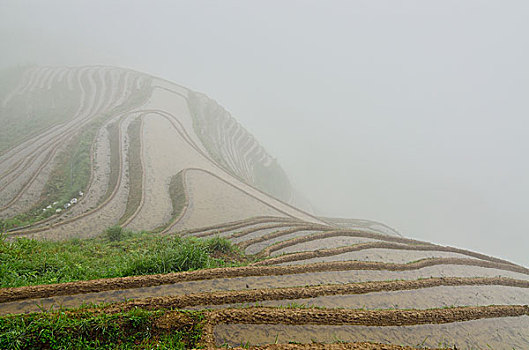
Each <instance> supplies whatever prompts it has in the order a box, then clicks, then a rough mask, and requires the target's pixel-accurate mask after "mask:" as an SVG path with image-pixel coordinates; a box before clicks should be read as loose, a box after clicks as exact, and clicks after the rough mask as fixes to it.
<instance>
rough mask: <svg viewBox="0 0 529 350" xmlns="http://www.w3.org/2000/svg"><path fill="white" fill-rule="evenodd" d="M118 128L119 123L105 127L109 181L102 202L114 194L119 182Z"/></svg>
mask: <svg viewBox="0 0 529 350" xmlns="http://www.w3.org/2000/svg"><path fill="white" fill-rule="evenodd" d="M119 128H120V123H119V122H114V123H112V124H110V125H109V126H108V127H107V131H108V139H109V141H110V179H109V181H108V187H107V191H106V192H105V195H104V196H103V199H102V201H105V200H107V199H108V198H109V197H110V196H111V195H112V192H114V189H115V188H116V186H117V184H118V180H119V176H120V174H119V172H120V171H121V166H120V164H121V160H120V157H121V154H120V145H119V143H120V142H121V140H120V138H119Z"/></svg>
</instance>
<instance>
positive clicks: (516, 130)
mask: <svg viewBox="0 0 529 350" xmlns="http://www.w3.org/2000/svg"><path fill="white" fill-rule="evenodd" d="M528 16H529V2H527V1H523V0H520V1H507V0H502V1H500V0H498V1H485V0H476V1H471V0H467V1H460V0H457V1H446V0H442V1H424V0H416V1H393V0H388V1H373V0H366V1H305V0H304V1H259V2H258V1H226V0H223V1H130V0H129V1H108V0H105V1H71V0H65V1H50V0H47V1H21V0H12V1H9V0H2V1H1V2H0V42H1V43H2V54H1V55H0V68H4V67H9V66H13V65H18V64H28V63H29V64H40V65H84V64H90V65H93V64H103V65H116V66H123V67H129V68H132V69H136V70H139V71H143V72H147V73H150V74H153V75H156V76H160V77H163V78H166V79H168V80H172V81H174V82H177V83H180V84H182V85H184V86H186V87H189V88H191V89H194V90H198V91H201V92H204V93H206V94H208V95H209V96H210V97H212V98H214V99H215V100H217V101H218V102H219V103H220V104H221V105H223V106H224V107H225V108H226V109H227V110H229V111H230V112H231V113H232V115H233V116H234V117H235V118H237V119H238V120H239V121H240V122H241V123H242V124H243V125H244V126H245V127H246V128H247V129H248V130H249V131H250V132H252V133H253V134H254V135H255V136H256V137H257V138H258V140H259V141H260V142H261V143H262V144H263V145H264V146H265V148H266V149H267V150H268V151H269V152H270V153H271V154H272V155H274V156H275V157H277V158H278V161H279V162H280V164H281V165H282V166H283V167H284V168H285V170H286V171H287V173H288V174H289V176H290V179H291V180H292V183H293V184H294V186H295V187H296V188H297V189H299V190H300V191H301V192H302V193H303V194H304V195H305V196H306V197H307V198H308V199H309V200H310V201H311V203H312V204H313V205H314V207H315V209H316V210H317V212H318V213H319V214H322V215H328V216H339V217H352V218H365V219H372V220H377V221H382V222H384V223H386V224H388V225H390V226H392V227H394V228H396V229H397V230H398V231H400V232H401V233H402V234H403V235H405V236H408V237H412V238H418V239H422V240H427V241H433V242H437V243H441V244H449V245H452V246H458V247H465V248H469V249H473V250H477V251H481V252H484V253H487V254H491V255H495V256H499V257H503V258H507V259H510V260H512V261H515V262H518V263H521V264H524V265H525V266H529V254H527V251H528V250H529V238H528V236H529V235H528V232H529V220H528V218H529V206H528V205H527V200H528V198H529V162H528V161H527V155H528V151H529V138H528V137H527V135H528V129H529V128H528V126H527V125H528V123H529V103H528V101H529V100H528V96H529V39H528V38H529V36H528V33H529V21H527V18H528Z"/></svg>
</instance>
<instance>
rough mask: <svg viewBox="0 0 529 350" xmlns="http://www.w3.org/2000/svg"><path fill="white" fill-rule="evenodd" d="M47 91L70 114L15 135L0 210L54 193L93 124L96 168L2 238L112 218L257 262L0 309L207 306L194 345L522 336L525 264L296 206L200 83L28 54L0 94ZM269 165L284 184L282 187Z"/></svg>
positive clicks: (4, 156) (0, 168) (12, 106)
mask: <svg viewBox="0 0 529 350" xmlns="http://www.w3.org/2000/svg"><path fill="white" fill-rule="evenodd" d="M42 96H46V97H47V98H50V96H51V97H53V98H51V101H54V102H53V103H54V104H55V106H58V105H60V104H61V103H63V102H61V101H62V99H61V96H76V98H75V99H73V98H72V99H71V100H69V102H68V103H69V105H68V106H66V105H65V106H64V107H65V108H64V110H66V111H70V110H71V111H72V112H71V114H67V115H64V116H62V117H61V119H60V121H59V122H54V123H51V124H46V123H42V124H39V127H35V128H34V129H31V128H30V129H29V130H28V131H27V132H26V133H25V134H24V133H21V134H20V138H19V141H18V142H13V143H12V144H11V145H10V147H9V148H7V149H5V150H4V151H3V152H2V153H1V154H0V217H1V218H3V219H9V218H12V217H14V216H16V215H22V214H24V213H26V212H28V211H31V210H35V208H37V209H39V210H43V209H46V206H45V205H44V204H46V205H48V204H52V203H53V202H55V201H61V200H63V199H61V198H55V197H54V195H56V193H54V192H53V191H51V192H46V195H45V193H44V192H43V189H44V188H49V186H48V187H46V186H47V184H49V183H50V181H52V180H53V179H52V177H53V176H54V175H52V174H55V173H57V171H56V169H57V167H59V166H60V165H61V164H60V163H61V159H62V158H60V157H59V155H60V154H62V153H61V152H65V150H66V149H67V148H68V147H69V146H68V145H69V143H68V142H69V141H70V140H73V139H75V137H76V135H78V134H79V133H81V131H82V130H83V127H85V126H86V125H89V123H93V124H91V125H95V127H96V132H94V136H93V139H92V140H91V143H90V145H89V149H90V153H89V154H90V156H89V159H88V160H87V161H89V163H90V169H91V172H90V176H89V177H86V182H85V183H84V185H83V187H82V188H80V189H76V191H81V192H83V195H82V196H81V195H80V194H77V195H76V193H77V192H76V193H72V196H73V195H76V196H77V197H78V198H76V200H77V203H75V204H72V205H71V206H70V207H68V208H63V206H64V203H63V202H60V205H61V208H58V205H56V204H52V207H53V208H52V209H53V214H52V215H48V216H46V217H42V218H41V219H40V220H36V221H34V222H30V223H27V224H24V225H23V226H22V227H20V225H19V226H17V227H10V228H9V229H8V231H7V232H6V235H7V238H8V239H14V238H16V237H32V238H44V239H64V238H68V237H89V236H94V235H97V234H99V233H101V232H102V231H103V230H104V229H105V228H107V227H108V226H110V225H114V224H117V223H120V224H121V225H122V226H124V227H127V228H131V229H134V230H152V231H154V232H157V233H159V234H168V235H169V234H178V235H182V236H195V237H214V236H222V237H224V238H226V239H228V240H230V241H231V242H233V243H234V244H236V245H237V246H238V247H239V248H240V250H241V251H243V252H244V253H245V254H247V256H248V257H249V261H251V263H250V264H249V265H248V266H242V267H233V268H217V269H207V270H198V271H189V272H182V273H172V274H166V275H152V276H134V277H125V278H113V279H104V280H94V281H80V282H71V283H66V284H60V285H41V286H31V287H19V288H3V289H0V314H8V313H29V312H41V311H42V310H50V309H53V308H57V307H77V306H80V305H82V304H86V303H101V302H105V303H112V304H110V305H108V306H106V307H105V308H104V310H105V312H108V313H112V312H116V310H127V309H132V308H134V307H142V308H146V309H159V308H182V309H201V310H207V311H206V320H205V324H204V334H203V338H202V342H203V344H204V345H205V346H208V347H212V348H214V347H218V346H222V345H228V346H238V345H241V344H250V345H256V346H257V345H259V346H266V345H270V348H273V347H274V345H273V344H276V343H277V344H283V346H284V347H289V348H296V347H297V348H307V347H308V346H309V344H312V343H313V342H317V343H325V344H329V343H337V342H340V344H335V347H336V348H340V346H341V348H358V349H372V348H376V347H373V346H374V345H373V344H371V345H370V344H368V343H366V342H376V343H382V344H394V345H395V347H394V348H395V349H396V348H400V347H398V346H397V345H404V346H410V347H425V346H426V347H431V348H438V347H453V346H454V345H455V346H457V349H466V348H469V349H470V348H472V349H476V348H478V349H488V348H494V349H512V348H516V349H525V348H529V307H528V306H527V304H529V269H527V268H526V267H523V266H519V265H516V264H513V263H511V262H509V261H505V260H502V259H498V258H495V257H490V256H486V255H483V254H480V253H478V252H472V251H468V250H465V249H461V248H455V247H449V246H440V245H437V244H435V243H431V242H423V241H420V240H412V239H407V238H405V237H404V236H402V235H401V234H400V233H398V232H396V231H395V230H393V229H391V228H390V227H389V226H386V225H384V224H381V223H376V222H371V221H367V220H353V219H334V218H323V217H317V216H315V215H314V214H312V213H309V212H306V211H303V210H301V209H298V208H296V207H295V206H294V205H293V204H294V203H296V201H297V199H296V198H295V196H294V193H295V191H293V190H292V189H291V188H290V185H289V184H288V180H287V179H286V178H285V177H283V173H282V172H281V171H276V170H277V168H276V166H277V165H275V163H274V160H273V158H272V157H271V156H270V155H268V153H266V152H265V150H264V149H263V148H262V147H261V146H260V145H259V144H258V143H257V141H256V140H255V139H254V138H253V137H252V136H251V135H250V134H249V133H247V132H246V131H245V130H244V128H243V127H242V126H241V125H239V124H238V123H237V122H236V121H235V120H234V119H233V118H232V117H231V116H230V115H229V114H228V113H227V112H226V111H225V110H224V109H223V108H222V107H220V106H218V105H217V104H216V103H215V102H214V101H212V100H210V99H209V98H207V97H206V96H205V95H202V94H199V93H196V92H193V91H191V90H188V89H185V88H183V87H181V86H178V85H176V84H172V83H169V82H167V81H164V80H162V79H159V78H155V77H150V76H147V75H144V74H141V73H137V72H132V71H129V70H124V69H119V68H111V67H82V68H50V67H40V68H39V67H32V68H28V69H27V70H26V71H25V72H24V73H23V74H21V78H20V82H19V84H18V85H17V86H14V87H13V90H12V91H11V93H9V94H8V95H6V96H1V97H2V98H3V100H2V104H1V106H2V108H3V111H7V112H9V113H22V114H23V113H29V112H28V111H27V110H26V109H25V108H26V107H27V102H28V101H32V100H37V99H42V98H43V97H42ZM39 101H40V100H39ZM39 103H41V104H45V102H42V101H41V102H39ZM49 103H51V102H49ZM70 104H71V105H70ZM66 107H68V108H66ZM48 108H49V109H50V108H51V107H49V106H48ZM274 169H275V170H274ZM73 170H74V169H72V171H73ZM266 178H273V179H274V181H275V182H276V184H279V185H280V186H279V187H282V188H283V189H284V191H282V194H281V195H280V196H279V195H277V193H274V191H276V190H277V188H279V187H278V186H275V187H273V188H272V187H267V186H266V181H265V180H266ZM57 193H59V192H57ZM42 206H44V208H42ZM56 209H61V210H56ZM44 211H46V210H44ZM289 342H295V343H296V344H290V345H287V343H289ZM344 342H345V343H344ZM353 343H358V344H356V345H355V344H353ZM303 344H305V345H306V346H304V345H303ZM312 346H313V348H322V346H323V345H321V344H320V345H312ZM380 346H381V345H380ZM380 346H379V348H381V347H380ZM388 348H391V347H389V345H388Z"/></svg>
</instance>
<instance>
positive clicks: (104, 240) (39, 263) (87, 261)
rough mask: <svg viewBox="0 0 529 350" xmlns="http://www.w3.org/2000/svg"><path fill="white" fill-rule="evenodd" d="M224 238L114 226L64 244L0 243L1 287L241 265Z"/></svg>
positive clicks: (24, 240) (240, 257)
mask: <svg viewBox="0 0 529 350" xmlns="http://www.w3.org/2000/svg"><path fill="white" fill-rule="evenodd" d="M243 264H246V259H245V257H244V256H243V255H242V253H240V252H239V250H238V249H237V248H236V247H235V246H233V245H232V244H231V243H230V242H229V241H228V240H226V239H224V238H219V237H215V238H210V239H198V238H181V237H178V236H162V235H155V234H152V233H148V232H131V231H126V230H123V229H121V227H119V226H117V227H112V228H109V229H108V230H107V232H106V233H105V235H103V236H101V237H96V238H91V239H83V240H81V239H72V240H67V241H60V242H50V241H38V240H33V239H27V238H19V239H17V240H14V241H8V240H7V239H5V238H3V239H0V287H19V286H28V285H39V284H50V283H64V282H71V281H80V280H91V279H98V278H111V277H126V276H135V275H148V274H158V273H170V272H180V271H188V270H198V269H205V268H213V267H229V266H240V265H243Z"/></svg>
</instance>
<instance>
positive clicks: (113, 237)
mask: <svg viewBox="0 0 529 350" xmlns="http://www.w3.org/2000/svg"><path fill="white" fill-rule="evenodd" d="M105 235H106V236H107V238H108V240H109V241H111V242H118V241H121V240H122V239H123V228H122V227H121V226H118V225H115V226H111V227H109V228H107V229H106V231H105Z"/></svg>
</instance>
